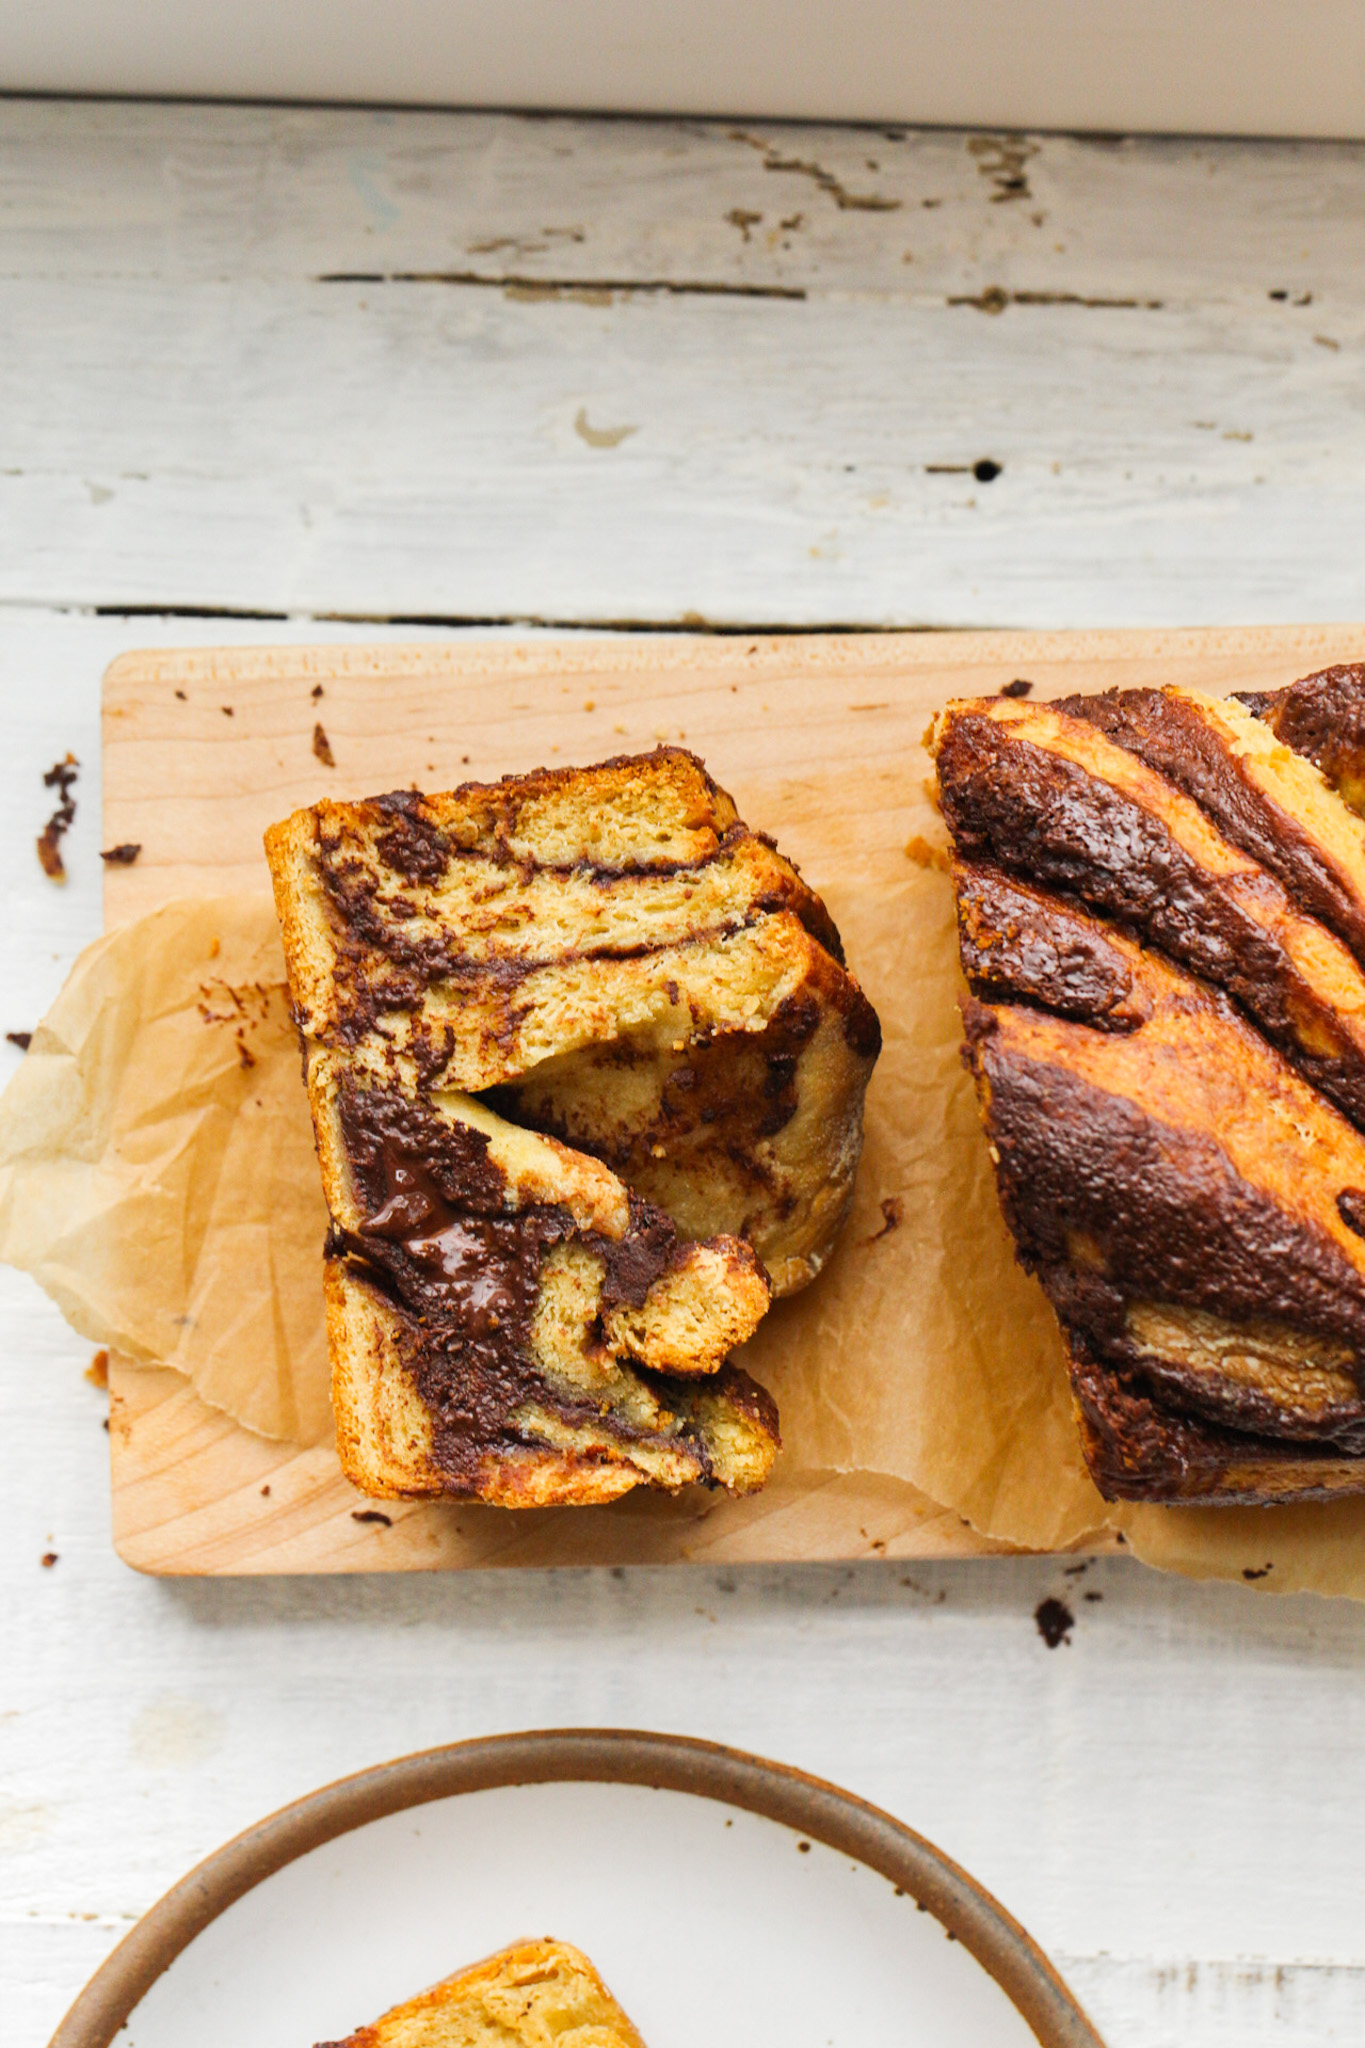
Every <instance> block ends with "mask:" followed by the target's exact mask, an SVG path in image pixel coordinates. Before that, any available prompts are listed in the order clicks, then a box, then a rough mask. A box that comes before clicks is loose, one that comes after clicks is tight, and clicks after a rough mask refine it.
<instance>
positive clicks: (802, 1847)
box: [796, 1842, 810, 1856]
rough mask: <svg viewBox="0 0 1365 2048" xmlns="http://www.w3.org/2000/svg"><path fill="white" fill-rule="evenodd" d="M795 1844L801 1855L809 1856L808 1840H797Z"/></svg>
mask: <svg viewBox="0 0 1365 2048" xmlns="http://www.w3.org/2000/svg"><path fill="white" fill-rule="evenodd" d="M796 1846H797V1848H798V1849H799V1850H800V1851H801V1854H802V1855H803V1856H809V1855H810V1843H809V1842H798V1843H797V1845H796Z"/></svg>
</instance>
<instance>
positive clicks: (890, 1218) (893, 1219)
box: [867, 1195, 905, 1244]
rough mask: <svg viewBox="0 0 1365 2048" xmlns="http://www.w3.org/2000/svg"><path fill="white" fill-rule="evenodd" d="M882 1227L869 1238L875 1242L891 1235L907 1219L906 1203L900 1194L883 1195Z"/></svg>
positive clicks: (869, 1241)
mask: <svg viewBox="0 0 1365 2048" xmlns="http://www.w3.org/2000/svg"><path fill="white" fill-rule="evenodd" d="M881 1210H882V1227H881V1229H880V1230H874V1231H873V1233H872V1235H871V1237H869V1239H868V1240H867V1241H868V1243H869V1244H875V1243H876V1242H877V1239H878V1238H879V1237H889V1236H890V1234H891V1232H892V1231H893V1230H899V1229H900V1227H901V1224H902V1223H903V1222H904V1220H905V1203H904V1201H903V1200H902V1198H901V1197H900V1196H899V1195H883V1196H882V1200H881Z"/></svg>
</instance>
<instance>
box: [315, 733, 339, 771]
mask: <svg viewBox="0 0 1365 2048" xmlns="http://www.w3.org/2000/svg"><path fill="white" fill-rule="evenodd" d="M313 752H314V753H315V754H316V755H317V757H318V759H319V761H321V763H322V765H323V767H324V768H335V767H336V756H335V754H334V753H333V752H332V742H331V741H330V740H329V739H328V737H327V735H326V733H325V732H324V731H323V729H322V727H321V726H320V725H315V726H314V727H313Z"/></svg>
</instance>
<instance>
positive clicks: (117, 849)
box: [100, 839, 142, 868]
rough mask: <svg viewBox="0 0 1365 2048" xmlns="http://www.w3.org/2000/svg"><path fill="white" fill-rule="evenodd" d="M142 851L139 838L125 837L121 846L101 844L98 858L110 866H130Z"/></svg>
mask: <svg viewBox="0 0 1365 2048" xmlns="http://www.w3.org/2000/svg"><path fill="white" fill-rule="evenodd" d="M141 851H142V841H141V840H140V839H125V840H124V842H123V844H122V846H102V847H101V848H100V859H101V860H102V861H106V862H107V863H108V865H109V866H110V867H111V868H130V867H131V866H132V865H133V862H134V861H135V860H136V859H137V857H138V855H139V854H140V853H141Z"/></svg>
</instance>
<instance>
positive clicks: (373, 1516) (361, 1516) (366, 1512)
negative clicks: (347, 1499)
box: [351, 1508, 393, 1529]
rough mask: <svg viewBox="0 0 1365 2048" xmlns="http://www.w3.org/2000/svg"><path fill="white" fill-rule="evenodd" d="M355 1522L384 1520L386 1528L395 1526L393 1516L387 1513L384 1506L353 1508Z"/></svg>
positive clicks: (352, 1514) (352, 1515) (352, 1516)
mask: <svg viewBox="0 0 1365 2048" xmlns="http://www.w3.org/2000/svg"><path fill="white" fill-rule="evenodd" d="M351 1520H352V1521H353V1522H382V1523H383V1525H384V1527H385V1528H386V1529H391V1528H392V1527H393V1516H392V1515H386V1514H385V1513H384V1510H383V1509H382V1508H352V1509H351Z"/></svg>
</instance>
